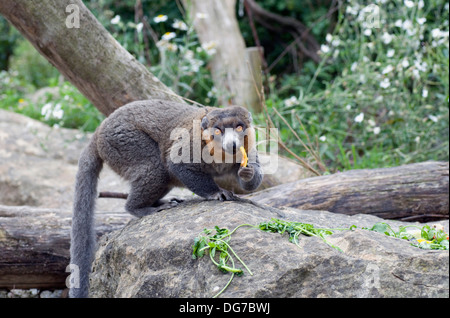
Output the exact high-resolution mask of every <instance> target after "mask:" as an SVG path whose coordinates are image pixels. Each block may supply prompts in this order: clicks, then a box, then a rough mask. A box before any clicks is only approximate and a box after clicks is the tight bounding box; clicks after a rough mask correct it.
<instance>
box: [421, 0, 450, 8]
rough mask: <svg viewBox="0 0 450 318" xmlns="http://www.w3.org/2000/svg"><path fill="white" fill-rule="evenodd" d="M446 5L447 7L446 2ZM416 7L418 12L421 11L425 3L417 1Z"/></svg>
mask: <svg viewBox="0 0 450 318" xmlns="http://www.w3.org/2000/svg"><path fill="white" fill-rule="evenodd" d="M447 5H448V2H447ZM417 7H418V8H419V10H421V9H423V7H425V2H423V0H419V3H418V5H417Z"/></svg>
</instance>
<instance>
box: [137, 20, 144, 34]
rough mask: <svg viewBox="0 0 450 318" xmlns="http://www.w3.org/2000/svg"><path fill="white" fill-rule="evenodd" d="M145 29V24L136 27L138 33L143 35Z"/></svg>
mask: <svg viewBox="0 0 450 318" xmlns="http://www.w3.org/2000/svg"><path fill="white" fill-rule="evenodd" d="M143 28H144V23H142V22H141V23H138V24H137V25H136V31H137V32H138V33H141V32H142V29H143Z"/></svg>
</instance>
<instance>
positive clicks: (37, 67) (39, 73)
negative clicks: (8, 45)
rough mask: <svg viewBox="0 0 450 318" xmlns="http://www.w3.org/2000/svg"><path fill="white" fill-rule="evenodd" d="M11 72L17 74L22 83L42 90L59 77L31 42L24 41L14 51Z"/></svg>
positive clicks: (10, 63)
mask: <svg viewBox="0 0 450 318" xmlns="http://www.w3.org/2000/svg"><path fill="white" fill-rule="evenodd" d="M9 70H10V71H12V72H14V71H16V72H17V77H18V79H19V80H20V81H22V82H24V83H28V84H31V85H33V86H34V87H36V88H41V87H45V86H48V85H49V82H50V80H51V79H53V78H55V77H57V76H58V75H59V72H58V70H57V69H56V68H55V67H54V66H53V65H51V64H50V63H49V62H48V61H47V60H46V59H45V58H44V57H43V56H42V55H40V54H39V53H38V52H37V51H36V50H35V49H34V47H33V46H32V45H31V44H30V42H28V41H26V40H24V39H22V40H20V41H19V42H18V44H17V45H16V47H15V49H14V54H13V56H12V57H11V59H10V62H9Z"/></svg>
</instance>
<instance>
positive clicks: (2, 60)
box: [0, 15, 20, 71]
mask: <svg viewBox="0 0 450 318" xmlns="http://www.w3.org/2000/svg"><path fill="white" fill-rule="evenodd" d="M19 38H20V34H19V32H18V31H17V30H16V29H14V28H13V27H11V26H10V25H9V24H8V22H7V21H6V19H5V18H4V17H2V16H1V15H0V71H1V70H6V69H7V68H8V62H9V57H10V56H11V55H12V54H13V50H14V46H15V44H16V41H17V39H19Z"/></svg>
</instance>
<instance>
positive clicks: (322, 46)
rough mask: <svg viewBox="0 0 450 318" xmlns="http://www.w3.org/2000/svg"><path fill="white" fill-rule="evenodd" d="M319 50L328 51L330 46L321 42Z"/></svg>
mask: <svg viewBox="0 0 450 318" xmlns="http://www.w3.org/2000/svg"><path fill="white" fill-rule="evenodd" d="M320 50H321V51H322V52H323V53H328V52H330V47H329V46H328V45H325V44H322V45H321V46H320Z"/></svg>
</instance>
